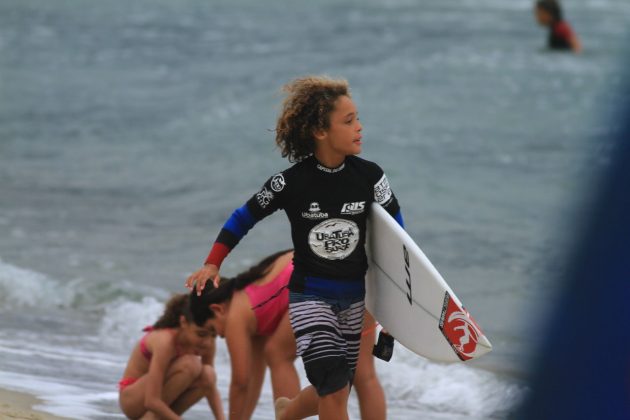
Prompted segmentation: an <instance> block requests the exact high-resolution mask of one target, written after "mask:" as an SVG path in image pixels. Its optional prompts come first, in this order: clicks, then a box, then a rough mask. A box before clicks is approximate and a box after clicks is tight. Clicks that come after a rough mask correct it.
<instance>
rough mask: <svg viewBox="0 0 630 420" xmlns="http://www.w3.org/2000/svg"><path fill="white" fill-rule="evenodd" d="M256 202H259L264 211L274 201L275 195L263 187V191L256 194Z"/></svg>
mask: <svg viewBox="0 0 630 420" xmlns="http://www.w3.org/2000/svg"><path fill="white" fill-rule="evenodd" d="M256 200H258V204H260V207H262V208H263V209H264V208H265V207H267V206H268V205H269V203H270V202H271V200H273V193H272V192H271V191H269V190H268V189H267V187H263V189H262V190H260V192H259V193H258V194H256Z"/></svg>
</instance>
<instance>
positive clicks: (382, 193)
mask: <svg viewBox="0 0 630 420" xmlns="http://www.w3.org/2000/svg"><path fill="white" fill-rule="evenodd" d="M379 169H380V168H379ZM374 201H376V202H377V203H378V204H380V205H381V206H383V208H384V209H385V210H387V212H388V213H389V214H390V215H391V216H392V217H393V218H394V219H396V221H397V222H398V224H399V225H400V226H401V227H402V228H404V227H405V223H404V221H403V217H402V213H401V211H400V205H399V204H398V199H397V198H396V196H395V195H394V192H393V191H392V189H391V187H390V186H389V181H388V179H387V176H385V174H384V173H382V171H381V177H380V178H379V180H378V181H377V182H376V183H375V184H374Z"/></svg>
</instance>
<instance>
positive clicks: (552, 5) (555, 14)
mask: <svg viewBox="0 0 630 420" xmlns="http://www.w3.org/2000/svg"><path fill="white" fill-rule="evenodd" d="M536 7H538V8H539V9H542V10H544V11H546V12H547V13H549V14H550V15H551V18H552V19H553V20H554V22H559V21H561V20H562V7H560V3H558V2H557V1H556V0H538V1H537V2H536Z"/></svg>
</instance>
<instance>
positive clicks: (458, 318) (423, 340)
mask: <svg viewBox="0 0 630 420" xmlns="http://www.w3.org/2000/svg"><path fill="white" fill-rule="evenodd" d="M366 249H367V252H368V261H369V269H368V274H367V282H366V289H367V295H366V305H367V309H368V310H369V311H370V312H371V313H372V315H373V316H374V318H376V320H377V321H378V322H379V323H380V324H381V325H382V326H383V328H385V329H386V330H387V331H388V332H389V333H390V334H391V335H393V336H394V338H395V339H396V341H398V342H400V343H401V344H402V345H404V346H405V347H407V348H408V349H409V350H411V351H413V352H414V353H416V354H419V355H420V356H424V357H426V358H428V359H431V360H435V361H440V362H456V361H460V360H462V361H466V360H470V359H473V358H477V357H479V356H481V355H483V354H485V353H487V352H489V351H490V350H492V345H491V344H490V341H488V339H487V338H486V336H485V335H484V333H483V332H482V330H481V328H479V326H478V325H477V323H476V322H475V321H474V319H473V318H472V317H471V316H470V314H469V313H468V311H467V310H466V309H465V308H464V306H463V305H462V303H461V302H460V300H459V299H458V298H457V296H455V293H453V291H452V290H451V288H450V287H449V286H448V284H446V282H445V281H444V279H443V278H442V276H441V275H440V273H439V272H438V271H437V269H436V268H435V267H434V266H433V264H431V261H429V259H428V258H427V257H426V255H424V252H422V250H421V249H420V247H419V246H418V245H416V243H415V242H414V241H413V239H411V237H410V236H409V235H408V234H407V232H405V231H404V229H403V228H401V227H400V226H399V225H398V223H397V222H396V220H395V219H394V218H393V217H391V216H390V215H389V213H387V211H385V209H383V207H381V206H380V205H378V204H373V205H372V208H371V213H370V217H369V219H368V240H367V247H366Z"/></svg>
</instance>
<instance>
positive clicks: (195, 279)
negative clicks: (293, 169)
mask: <svg viewBox="0 0 630 420" xmlns="http://www.w3.org/2000/svg"><path fill="white" fill-rule="evenodd" d="M285 185H286V183H285V181H284V176H283V174H282V173H279V174H276V175H274V176H272V177H271V178H269V179H268V180H267V182H265V184H264V185H263V186H262V188H261V189H260V191H258V192H257V193H256V194H254V195H253V196H252V197H251V198H250V199H249V200H248V201H247V202H246V203H245V204H244V205H243V206H241V207H240V208H238V209H236V210H234V212H233V213H232V215H231V216H230V218H229V219H228V220H227V221H226V222H225V224H224V225H223V227H222V228H221V231H220V232H219V235H218V236H217V239H216V240H215V242H214V244H213V245H212V249H211V250H210V253H209V254H208V257H207V258H206V260H205V263H204V267H202V268H201V269H200V270H198V271H197V272H195V273H193V274H192V275H191V276H190V277H189V278H188V279H187V280H186V287H188V288H189V289H191V288H192V287H193V286H194V285H196V288H197V293H198V294H201V291H202V290H203V288H204V287H205V285H206V282H207V281H208V280H213V281H214V284H215V287H217V286H218V283H219V277H218V274H219V269H220V267H221V263H222V262H223V260H224V259H225V258H226V257H227V255H228V254H229V253H230V251H232V249H234V247H236V245H238V243H239V242H240V241H241V239H243V237H244V236H245V235H247V232H249V230H250V229H251V228H252V227H254V225H255V224H256V223H258V222H259V221H260V220H262V219H264V218H265V217H267V216H269V215H270V214H272V213H273V212H275V211H276V210H278V209H280V208H282V207H283V201H284V200H283V196H284V191H283V190H284V189H285V188H284V187H285Z"/></svg>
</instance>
